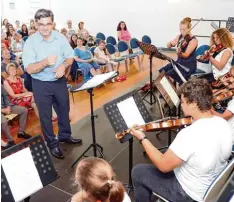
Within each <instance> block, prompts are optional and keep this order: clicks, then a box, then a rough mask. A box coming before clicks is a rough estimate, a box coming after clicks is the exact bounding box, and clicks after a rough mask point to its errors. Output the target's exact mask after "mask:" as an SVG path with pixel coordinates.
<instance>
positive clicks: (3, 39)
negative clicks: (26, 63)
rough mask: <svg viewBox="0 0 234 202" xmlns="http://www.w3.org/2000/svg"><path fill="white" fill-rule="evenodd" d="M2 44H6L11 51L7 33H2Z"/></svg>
mask: <svg viewBox="0 0 234 202" xmlns="http://www.w3.org/2000/svg"><path fill="white" fill-rule="evenodd" d="M1 43H4V44H5V45H6V47H7V49H10V46H9V43H8V40H7V35H6V33H5V32H4V33H2V35H1Z"/></svg>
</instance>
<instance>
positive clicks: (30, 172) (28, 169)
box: [2, 147, 43, 202]
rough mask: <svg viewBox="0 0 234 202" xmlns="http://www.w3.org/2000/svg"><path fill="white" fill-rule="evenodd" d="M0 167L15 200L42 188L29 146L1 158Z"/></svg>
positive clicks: (19, 199)
mask: <svg viewBox="0 0 234 202" xmlns="http://www.w3.org/2000/svg"><path fill="white" fill-rule="evenodd" d="M2 167H3V170H4V172H5V175H6V179H7V181H8V183H9V186H10V189H11V192H12V195H13V197H14V199H15V201H16V202H18V201H21V200H23V199H24V198H26V197H28V196H30V195H32V194H33V193H35V192H37V191H38V190H40V189H42V188H43V185H42V182H41V179H40V176H39V174H38V171H37V169H36V166H35V164H34V161H33V157H32V154H31V151H30V149H29V147H28V148H25V149H22V150H21V151H19V152H16V153H14V154H12V155H10V156H8V157H6V158H4V159H2Z"/></svg>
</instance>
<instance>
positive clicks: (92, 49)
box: [90, 46, 97, 56]
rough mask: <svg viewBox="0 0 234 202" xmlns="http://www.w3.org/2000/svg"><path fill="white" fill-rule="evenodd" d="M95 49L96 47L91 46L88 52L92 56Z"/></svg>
mask: <svg viewBox="0 0 234 202" xmlns="http://www.w3.org/2000/svg"><path fill="white" fill-rule="evenodd" d="M95 48H97V46H92V47H91V48H90V51H91V53H92V54H93V56H94V50H95Z"/></svg>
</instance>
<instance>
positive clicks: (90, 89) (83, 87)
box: [70, 72, 119, 168]
mask: <svg viewBox="0 0 234 202" xmlns="http://www.w3.org/2000/svg"><path fill="white" fill-rule="evenodd" d="M118 74H119V73H118V72H115V74H113V75H112V76H110V77H108V78H106V79H104V80H103V81H102V82H101V83H100V82H99V83H91V85H88V86H87V83H88V82H91V80H92V79H90V80H89V81H88V82H86V83H81V84H77V85H75V86H73V87H72V88H70V92H71V93H72V96H73V93H76V92H80V91H84V90H87V92H88V93H89V96H90V113H91V126H92V138H93V142H92V144H90V145H89V147H88V148H87V149H86V150H85V151H84V152H83V153H82V154H81V155H80V156H79V157H78V158H77V160H75V161H74V162H73V163H72V165H71V167H72V168H73V167H74V165H75V164H76V163H77V162H78V161H79V160H80V159H81V158H82V157H83V156H85V154H86V153H87V152H88V151H89V150H90V149H91V148H93V155H94V156H95V157H97V151H98V152H99V154H100V157H101V158H103V159H105V160H107V159H106V157H105V156H104V154H103V147H102V146H101V145H99V144H98V143H97V142H96V133H95V121H94V118H97V115H94V111H93V96H94V94H93V89H94V88H96V87H98V86H100V85H102V84H103V83H105V82H107V81H109V80H111V79H113V78H115V77H116V76H118ZM93 78H94V77H93ZM73 100H74V97H73Z"/></svg>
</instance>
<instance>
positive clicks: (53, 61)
mask: <svg viewBox="0 0 234 202" xmlns="http://www.w3.org/2000/svg"><path fill="white" fill-rule="evenodd" d="M34 18H35V21H36V26H37V30H38V31H37V32H36V33H35V34H34V35H32V36H30V37H29V38H28V40H27V41H26V43H25V45H24V50H23V64H24V68H25V70H26V71H27V72H28V73H29V74H31V76H32V86H33V94H34V98H35V102H36V104H37V107H38V110H39V115H40V122H41V127H42V131H43V134H44V137H45V140H46V142H47V146H48V147H49V148H50V151H51V153H52V155H53V156H55V157H57V158H60V159H62V158H64V156H63V153H62V151H61V150H60V147H59V142H66V143H70V144H80V143H81V142H82V140H81V139H75V138H72V137H71V127H70V122H69V109H70V107H69V96H68V91H67V85H66V79H65V77H64V74H65V69H66V68H67V67H68V66H70V65H71V64H72V62H73V50H72V48H71V46H70V44H69V43H68V41H67V39H66V38H65V37H64V36H63V35H62V34H60V33H59V32H56V31H53V30H52V29H53V21H54V15H53V13H52V12H51V11H50V10H46V9H39V10H38V11H37V12H36V14H35V16H34ZM52 105H53V107H54V109H55V111H56V113H57V115H58V126H59V132H58V138H56V137H55V135H54V132H53V126H52V121H51V118H52Z"/></svg>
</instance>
